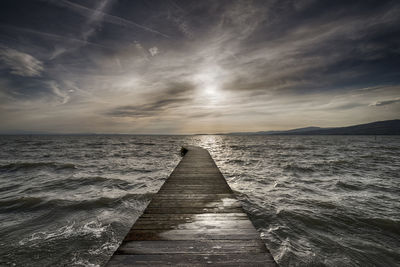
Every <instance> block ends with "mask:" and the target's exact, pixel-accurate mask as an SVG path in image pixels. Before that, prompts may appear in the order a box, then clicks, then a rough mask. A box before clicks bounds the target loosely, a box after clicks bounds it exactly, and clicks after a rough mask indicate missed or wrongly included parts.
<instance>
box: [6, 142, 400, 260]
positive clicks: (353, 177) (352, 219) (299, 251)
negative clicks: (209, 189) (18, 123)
mask: <svg viewBox="0 0 400 267" xmlns="http://www.w3.org/2000/svg"><path fill="white" fill-rule="evenodd" d="M182 144H195V145H199V146H203V147H205V148H207V149H209V151H210V153H211V155H212V156H213V158H214V159H215V161H216V163H217V165H218V166H219V167H220V169H221V171H222V172H223V173H224V175H225V177H226V178H227V180H228V183H229V184H230V185H231V187H232V188H233V189H234V191H235V192H236V193H237V194H238V196H239V198H240V200H241V201H242V202H243V205H244V208H245V210H246V211H247V212H248V213H249V214H250V217H251V219H252V221H253V223H254V224H255V225H256V227H257V228H258V229H259V230H260V231H261V232H262V237H263V239H264V240H265V243H266V245H267V247H268V248H269V249H270V251H271V252H272V254H273V256H274V258H275V259H276V260H277V262H278V263H280V265H281V266H400V137H395V136H384V137H380V136H379V137H378V138H377V139H376V140H375V139H374V137H373V136H0V265H1V266H3V265H4V266H101V265H102V264H104V263H105V261H107V259H108V257H109V255H111V254H112V253H113V251H114V249H116V247H117V246H118V243H119V242H120V241H121V240H122V238H123V237H124V236H125V234H126V232H127V231H128V229H129V228H130V227H131V225H132V223H133V222H134V221H135V220H136V219H137V217H138V216H139V215H140V213H141V212H142V210H143V209H144V208H145V206H146V205H147V203H148V201H149V200H150V199H151V196H152V194H154V193H155V192H157V190H158V188H159V187H160V186H161V185H162V183H163V182H164V180H165V179H166V178H167V177H168V175H169V173H170V172H171V171H172V169H173V168H174V167H175V166H176V164H177V163H178V162H179V160H180V156H179V154H178V153H179V149H180V146H181V145H182Z"/></svg>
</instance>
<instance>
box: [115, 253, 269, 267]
mask: <svg viewBox="0 0 400 267" xmlns="http://www.w3.org/2000/svg"><path fill="white" fill-rule="evenodd" d="M205 265H208V266H235V267H236V266H246V267H250V266H258V267H260V266H264V267H273V266H276V263H275V261H274V260H273V258H272V257H271V256H270V255H269V254H267V253H236V254H222V255H212V254H200V255H196V254H186V255H185V254H159V255H154V254H148V255H134V254H133V255H115V256H114V257H112V259H111V260H110V262H109V264H108V266H114V267H123V266H192V267H193V266H196V267H197V266H205Z"/></svg>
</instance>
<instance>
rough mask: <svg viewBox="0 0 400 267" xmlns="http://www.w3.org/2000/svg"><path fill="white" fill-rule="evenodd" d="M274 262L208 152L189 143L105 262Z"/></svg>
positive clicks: (137, 263)
mask: <svg viewBox="0 0 400 267" xmlns="http://www.w3.org/2000/svg"><path fill="white" fill-rule="evenodd" d="M132 265H135V266H171V265H174V266H204V265H211V266H276V263H275V261H274V259H273V258H272V256H271V254H270V253H269V251H268V249H267V248H266V247H265V245H264V243H263V242H262V241H261V239H260V235H259V233H258V232H257V231H256V229H255V228H254V226H253V224H252V223H251V222H250V220H249V219H248V217H247V215H246V214H245V213H244V212H243V209H242V206H241V204H240V202H239V201H238V200H237V199H236V197H235V196H234V194H233V192H232V190H231V188H230V187H229V185H228V184H227V182H226V180H225V179H224V177H223V175H222V174H221V172H220V171H219V169H218V167H217V166H216V164H215V162H214V161H213V160H212V158H211V156H210V154H209V153H208V151H207V150H205V149H201V148H195V147H190V148H189V149H188V152H187V154H186V155H185V156H184V157H183V158H182V160H181V162H180V163H179V164H178V166H177V167H176V168H175V170H174V171H173V172H172V173H171V175H170V177H169V178H168V179H167V180H166V182H165V183H164V184H163V186H162V187H161V188H160V190H159V192H158V193H157V194H155V195H154V197H153V199H152V201H151V202H150V204H149V205H148V206H147V208H146V210H145V211H144V213H143V214H142V215H141V216H140V218H139V219H138V220H137V221H136V223H135V224H134V225H133V226H132V228H131V230H130V231H129V233H128V234H127V235H126V236H125V238H124V240H123V242H122V244H121V245H120V246H119V248H118V249H117V250H116V251H115V253H114V255H113V256H112V257H111V259H110V261H109V262H108V264H107V266H110V267H111V266H112V267H115V266H132Z"/></svg>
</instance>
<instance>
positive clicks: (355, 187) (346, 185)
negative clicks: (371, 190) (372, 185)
mask: <svg viewBox="0 0 400 267" xmlns="http://www.w3.org/2000/svg"><path fill="white" fill-rule="evenodd" d="M336 186H337V187H340V188H343V189H347V190H356V191H359V190H363V189H364V188H362V187H361V186H358V185H355V184H350V183H345V182H343V181H337V182H336Z"/></svg>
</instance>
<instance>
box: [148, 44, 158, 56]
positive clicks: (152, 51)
mask: <svg viewBox="0 0 400 267" xmlns="http://www.w3.org/2000/svg"><path fill="white" fill-rule="evenodd" d="M149 53H150V55H151V56H152V57H154V56H156V55H157V54H158V53H159V52H158V48H157V46H154V47H151V48H149Z"/></svg>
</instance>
